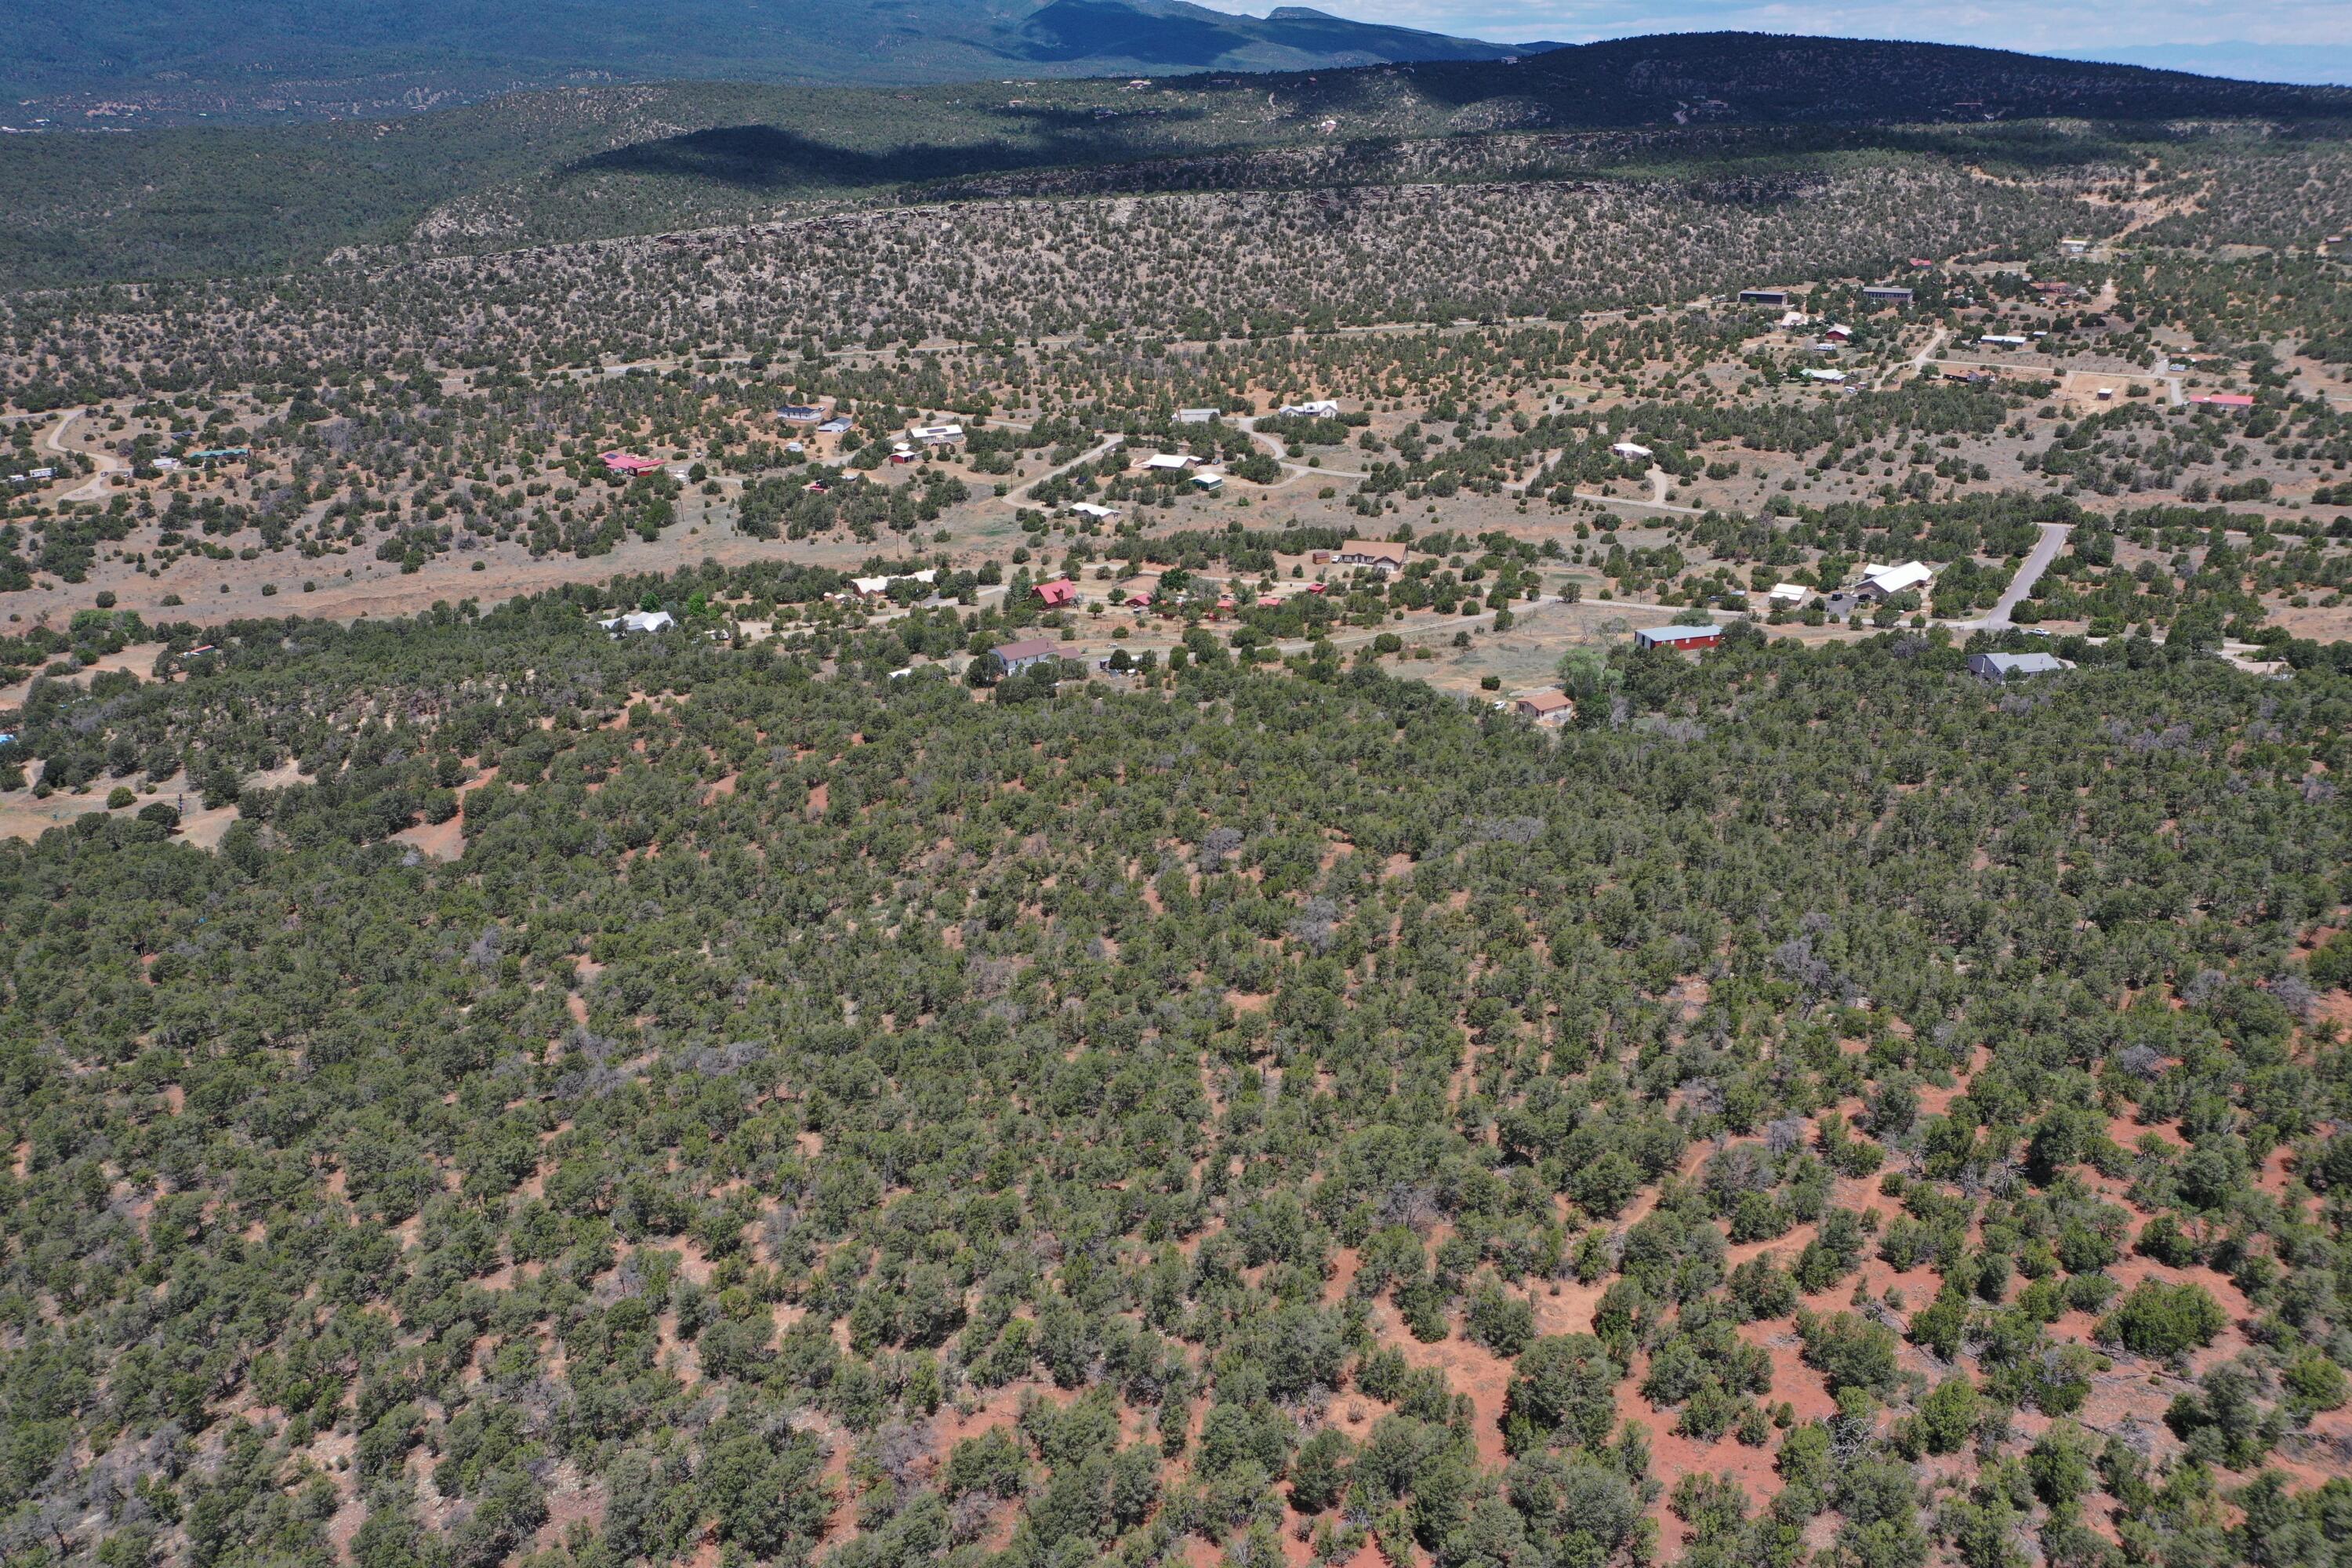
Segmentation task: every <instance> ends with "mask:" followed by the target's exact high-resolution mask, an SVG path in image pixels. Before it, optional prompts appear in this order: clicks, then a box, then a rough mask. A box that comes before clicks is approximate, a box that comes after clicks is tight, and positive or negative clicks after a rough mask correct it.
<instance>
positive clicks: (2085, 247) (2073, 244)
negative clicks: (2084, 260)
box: [2058, 239, 2091, 256]
mask: <svg viewBox="0 0 2352 1568" xmlns="http://www.w3.org/2000/svg"><path fill="white" fill-rule="evenodd" d="M2058 248H2059V249H2061V250H2063V251H2064V252H2065V253H2066V254H2067V255H2069V256H2082V255H2085V254H2087V253H2088V252H2089V250H2090V248H2091V242H2090V241H2089V240H2087V239H2062V240H2060V241H2059V242H2058Z"/></svg>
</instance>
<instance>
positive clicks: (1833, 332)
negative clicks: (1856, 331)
mask: <svg viewBox="0 0 2352 1568" xmlns="http://www.w3.org/2000/svg"><path fill="white" fill-rule="evenodd" d="M1822 336H1823V337H1824V338H1827V339H1828V340H1829V341H1830V342H1833V343H1850V342H1853V328H1852V327H1848V326H1832V327H1829V328H1826V329H1824V330H1823V331H1822Z"/></svg>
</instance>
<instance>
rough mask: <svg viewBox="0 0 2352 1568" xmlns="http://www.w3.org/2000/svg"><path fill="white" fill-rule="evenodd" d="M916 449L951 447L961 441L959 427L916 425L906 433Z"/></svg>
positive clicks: (960, 428) (961, 431) (961, 436)
mask: <svg viewBox="0 0 2352 1568" xmlns="http://www.w3.org/2000/svg"><path fill="white" fill-rule="evenodd" d="M907 439H908V440H909V441H912V442H913V443H914V444H915V445H916V446H918V447H953V446H955V445H957V444H958V443H960V442H961V441H962V440H963V426H961V425H918V426H914V427H913V428H912V429H910V430H908V432H907Z"/></svg>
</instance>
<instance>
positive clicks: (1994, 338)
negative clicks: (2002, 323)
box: [1977, 332, 2030, 349]
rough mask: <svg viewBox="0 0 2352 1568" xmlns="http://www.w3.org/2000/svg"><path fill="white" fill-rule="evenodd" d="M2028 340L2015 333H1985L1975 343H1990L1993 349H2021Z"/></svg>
mask: <svg viewBox="0 0 2352 1568" xmlns="http://www.w3.org/2000/svg"><path fill="white" fill-rule="evenodd" d="M2029 341H2030V340H2029V339H2027V338H2026V337H2024V336H2023V335H2022V334H2021V333H2017V332H1987V333H1986V334H1985V335H1984V336H1983V337H1980V338H1979V339H1978V340H1977V342H1980V343H1990V344H1992V345H1993V346H1994V347H1995V348H2004V349H2021V348H2023V347H2024V346H2025V345H2026V343H2027V342H2029Z"/></svg>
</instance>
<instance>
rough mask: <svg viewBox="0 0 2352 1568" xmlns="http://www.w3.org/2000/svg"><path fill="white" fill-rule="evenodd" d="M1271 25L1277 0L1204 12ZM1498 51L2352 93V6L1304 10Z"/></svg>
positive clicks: (1701, 1) (1224, 3) (1703, 4)
mask: <svg viewBox="0 0 2352 1568" xmlns="http://www.w3.org/2000/svg"><path fill="white" fill-rule="evenodd" d="M1204 3H1205V4H1207V5H1212V6H1213V7H1214V8H1215V9H1217V10H1220V11H1235V12H1243V11H1246V12H1250V13H1253V14H1255V15H1259V16H1263V15H1265V12H1266V11H1267V9H1269V8H1270V6H1271V5H1273V4H1274V3H1275V0H1204ZM1297 3H1302V4H1317V6H1318V9H1320V10H1325V11H1328V12H1331V13H1332V14H1333V15H1335V16H1349V17H1352V18H1354V19H1356V20H1358V21H1364V22H1388V23H1393V24H1395V25H1397V26H1407V27H1425V28H1428V29H1430V30H1432V31H1433V32H1441V33H1453V34H1456V35H1458V36H1462V37H1477V38H1491V39H1494V40H1496V41H1497V42H1502V43H1527V42H1532V41H1534V40H1537V39H1556V40H1558V41H1559V42H1561V43H1570V44H1581V43H1590V42H1591V41H1592V40H1594V39H1596V38H1616V37H1629V36H1635V35H1640V34H1644V33H1680V32H1702V31H1711V30H1715V29H1719V28H1722V29H1740V30H1747V31H1755V32H1768V33H1814V34H1826V35H1831V36H1834V37H1859V38H1915V39H1922V40H1926V41H1928V42H1933V43H1946V44H1979V45H1984V46H1987V47H1993V48H2004V49H2022V50H2025V51H2027V52H2029V53H2032V54H2044V55H2059V56H2063V57H2066V58H2078V59H2111V60H2122V61H2125V62H2126V63H2129V64H2133V65H2152V66H2161V67H2165V68H2170V69H2176V70H2200V71H2204V72H2206V73H2207V74H2210V75H2217V76H2237V77H2258V78H2262V79H2269V80H2277V81H2288V80H2294V81H2318V82H2352V4H2346V3H2344V0H2133V3H2132V4H2130V5H2122V4H2118V3H2117V0H1951V3H1949V4H1946V5H1932V6H1922V5H1918V4H1916V0H1320V3H1319V4H1318V0H1297Z"/></svg>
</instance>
